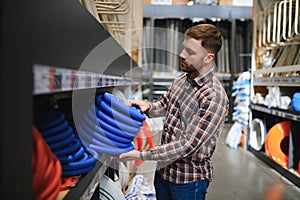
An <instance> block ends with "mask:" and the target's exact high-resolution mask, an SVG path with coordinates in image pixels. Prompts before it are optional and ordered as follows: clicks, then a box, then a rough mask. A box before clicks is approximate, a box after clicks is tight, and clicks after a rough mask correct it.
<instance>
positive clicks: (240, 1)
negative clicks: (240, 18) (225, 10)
mask: <svg viewBox="0 0 300 200" xmlns="http://www.w3.org/2000/svg"><path fill="white" fill-rule="evenodd" d="M219 5H220V6H252V5H253V0H219Z"/></svg>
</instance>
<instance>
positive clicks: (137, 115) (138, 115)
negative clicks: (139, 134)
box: [102, 92, 146, 121]
mask: <svg viewBox="0 0 300 200" xmlns="http://www.w3.org/2000/svg"><path fill="white" fill-rule="evenodd" d="M102 100H104V101H106V102H107V103H108V104H109V105H110V107H112V108H114V109H116V110H118V111H119V112H121V113H124V114H125V115H128V114H129V116H130V117H131V118H133V119H135V120H138V121H144V120H145V119H146V116H145V115H144V114H143V113H142V112H141V110H140V109H137V108H135V107H132V106H128V105H126V104H125V102H124V101H123V100H122V99H119V98H118V97H116V96H114V95H112V94H110V93H107V92H106V93H104V94H103V99H102Z"/></svg>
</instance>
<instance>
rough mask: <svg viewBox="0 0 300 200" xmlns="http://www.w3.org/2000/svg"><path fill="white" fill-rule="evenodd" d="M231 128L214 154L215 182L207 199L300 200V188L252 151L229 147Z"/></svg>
mask: <svg viewBox="0 0 300 200" xmlns="http://www.w3.org/2000/svg"><path fill="white" fill-rule="evenodd" d="M230 127H231V125H230V124H226V125H225V126H224V129H223V133H222V134H221V136H220V139H219V141H218V144H217V149H216V151H215V154H214V155H213V164H214V170H215V171H214V180H213V181H212V182H211V184H210V186H209V189H208V193H207V200H219V199H220V200H248V199H249V200H300V188H299V187H297V186H295V185H294V184H293V183H291V182H290V181H289V180H287V179H286V178H285V177H283V176H281V175H280V174H279V173H278V172H277V171H275V170H274V169H272V168H270V167H269V166H268V165H267V164H265V163H264V162H263V161H261V160H260V159H258V158H257V157H256V156H255V155H253V154H252V153H251V152H249V151H247V150H244V149H242V148H239V149H236V150H234V149H231V148H229V147H228V146H226V144H225V139H226V135H227V132H228V130H229V129H230Z"/></svg>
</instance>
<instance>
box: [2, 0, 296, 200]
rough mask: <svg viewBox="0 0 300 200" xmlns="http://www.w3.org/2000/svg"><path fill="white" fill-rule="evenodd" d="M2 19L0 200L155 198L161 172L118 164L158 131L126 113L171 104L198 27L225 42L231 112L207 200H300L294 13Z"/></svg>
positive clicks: (17, 7) (91, 12)
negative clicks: (190, 36)
mask: <svg viewBox="0 0 300 200" xmlns="http://www.w3.org/2000/svg"><path fill="white" fill-rule="evenodd" d="M1 14H2V15H1V18H0V21H1V43H0V45H1V59H0V60H1V68H0V77H1V79H0V80H1V84H0V92H1V98H0V111H1V112H0V114H1V118H0V145H1V150H0V159H1V165H0V176H1V179H0V180H1V189H0V199H54V200H62V199H65V200H68V199H72V200H74V199H84V200H86V199H92V200H95V199H104V200H105V199H107V200H114V199H115V200H123V199H124V200H134V199H136V200H144V199H145V200H148V199H149V200H150V199H151V200H154V199H157V198H156V194H155V188H154V174H155V169H156V166H157V163H156V161H148V160H135V161H119V159H118V156H119V155H120V154H122V153H126V152H130V151H131V150H133V149H137V150H139V151H143V150H144V151H147V150H149V151H150V149H152V148H155V147H157V146H159V145H160V144H161V142H162V139H163V138H162V135H163V133H164V131H166V130H164V123H165V121H166V119H165V118H164V117H157V118H148V116H146V115H145V114H143V113H142V112H141V111H140V108H136V107H134V106H130V105H128V103H127V102H126V101H127V100H143V101H145V102H155V101H157V100H159V99H160V98H162V97H163V95H165V94H166V93H167V91H168V88H170V87H171V86H172V84H173V83H174V82H173V81H174V80H175V79H176V78H177V77H179V76H180V75H182V71H181V70H180V65H181V60H180V56H179V55H180V53H181V52H182V49H183V44H182V42H183V40H184V37H185V36H184V33H185V30H186V29H188V28H189V27H192V26H195V25H199V24H213V25H214V26H215V27H217V28H218V30H219V31H220V32H221V33H222V47H221V49H220V51H219V53H218V54H217V55H216V57H215V58H214V75H215V76H216V77H217V78H218V80H220V82H221V83H222V85H223V87H224V89H225V91H226V94H227V97H228V102H229V107H228V114H227V115H226V118H225V123H224V126H222V129H221V132H220V135H219V137H218V140H217V143H216V149H215V152H214V154H213V156H212V158H211V159H212V163H213V170H214V173H213V180H212V181H211V183H210V185H209V187H208V190H207V194H206V199H208V200H215V199H233V200H235V199H245V200H247V199H249V200H250V199H262V200H294V199H295V200H298V199H300V135H299V131H298V130H299V126H300V15H299V14H300V2H299V0H64V1H59V0H52V1H44V0H39V1H37V0H28V1H22V2H18V3H17V2H13V1H2V2H1ZM128 112H129V113H130V114H129V115H126V114H127V113H128ZM124 113H125V114H124ZM121 126H122V127H121ZM125 130H126V131H125Z"/></svg>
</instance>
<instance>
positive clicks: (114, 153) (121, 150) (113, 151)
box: [88, 144, 134, 156]
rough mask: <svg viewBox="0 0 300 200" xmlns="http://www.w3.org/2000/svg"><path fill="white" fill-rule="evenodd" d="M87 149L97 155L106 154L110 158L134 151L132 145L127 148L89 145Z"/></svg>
mask: <svg viewBox="0 0 300 200" xmlns="http://www.w3.org/2000/svg"><path fill="white" fill-rule="evenodd" d="M88 147H89V148H91V149H93V150H95V151H97V152H99V153H103V154H108V155H112V156H118V155H120V154H122V153H126V152H128V151H131V150H133V149H134V146H133V144H131V145H130V146H129V147H127V148H111V147H110V146H106V145H101V146H98V145H95V144H89V145H88Z"/></svg>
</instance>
